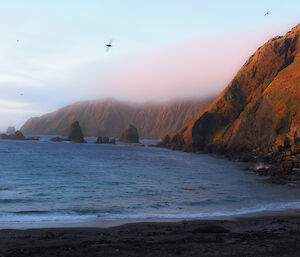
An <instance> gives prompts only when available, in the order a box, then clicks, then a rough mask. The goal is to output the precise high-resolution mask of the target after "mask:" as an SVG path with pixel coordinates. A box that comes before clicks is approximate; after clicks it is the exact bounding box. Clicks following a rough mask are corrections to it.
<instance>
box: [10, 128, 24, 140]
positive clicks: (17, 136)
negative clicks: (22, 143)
mask: <svg viewBox="0 0 300 257" xmlns="http://www.w3.org/2000/svg"><path fill="white" fill-rule="evenodd" d="M10 139H13V140H26V138H25V137H24V135H23V133H22V132H21V131H19V130H18V131H16V132H15V134H14V135H10Z"/></svg>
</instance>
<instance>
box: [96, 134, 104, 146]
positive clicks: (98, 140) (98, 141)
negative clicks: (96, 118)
mask: <svg viewBox="0 0 300 257" xmlns="http://www.w3.org/2000/svg"><path fill="white" fill-rule="evenodd" d="M102 143H103V140H102V137H101V136H98V137H97V140H96V142H95V144H102Z"/></svg>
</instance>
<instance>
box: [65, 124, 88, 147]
mask: <svg viewBox="0 0 300 257" xmlns="http://www.w3.org/2000/svg"><path fill="white" fill-rule="evenodd" d="M68 141H72V142H76V143H86V141H85V140H84V137H83V133H82V131H81V128H80V125H79V122H78V121H74V122H73V123H72V124H71V126H70V131H69V136H68Z"/></svg>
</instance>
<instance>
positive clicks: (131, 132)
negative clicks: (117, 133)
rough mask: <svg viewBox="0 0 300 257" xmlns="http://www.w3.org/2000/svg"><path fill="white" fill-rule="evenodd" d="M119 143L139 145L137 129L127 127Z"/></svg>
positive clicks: (131, 126)
mask: <svg viewBox="0 0 300 257" xmlns="http://www.w3.org/2000/svg"><path fill="white" fill-rule="evenodd" d="M119 141H120V142H125V143H138V142H139V134H138V130H137V128H136V127H135V126H133V125H131V124H129V125H127V126H126V128H125V130H124V132H123V134H122V136H121V137H120V138H119Z"/></svg>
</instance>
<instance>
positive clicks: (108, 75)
mask: <svg viewBox="0 0 300 257" xmlns="http://www.w3.org/2000/svg"><path fill="white" fill-rule="evenodd" d="M268 11H269V12H270V14H269V15H266V16H264V14H265V13H266V12H268ZM299 14H300V1H299V0H286V1H282V0H281V1H277V0H260V1H258V0H251V1H241V0H239V1H237V0H236V1H233V0H227V1H221V0H220V1H213V0H211V1H202V0H185V1H183V0H160V1H158V0H152V1H140V0H139V1H138V0H127V1H124V0H110V1H102V0H51V1H50V0H44V1H40V0H26V1H24V0H9V1H7V0H0V35H1V40H0V90H1V94H0V131H4V130H5V129H6V128H7V127H8V126H15V127H16V128H19V127H20V126H21V125H22V124H24V122H25V121H26V120H27V119H28V118H30V117H33V116H40V115H42V114H44V113H47V112H51V111H54V110H56V109H58V108H60V107H63V106H65V105H68V104H71V103H73V102H76V101H83V100H93V99H101V98H107V97H113V98H115V99H118V100H126V101H127V100H128V101H162V100H169V99H172V98H180V97H190V96H199V97H205V96H206V95H212V94H217V93H219V92H220V91H221V90H222V89H224V88H225V87H226V86H227V84H228V83H229V82H230V80H231V79H232V78H233V76H234V75H235V74H236V72H237V71H238V70H239V68H240V67H241V66H242V65H243V63H244V62H245V61H246V60H247V58H248V57H249V56H250V55H251V54H252V53H253V52H255V50H256V49H257V48H258V47H259V46H260V45H262V44H264V42H266V41H267V40H268V39H269V38H271V37H274V36H277V35H283V34H285V33H286V32H287V31H289V30H290V28H291V27H293V26H296V25H297V24H298V23H299V22H300V19H299ZM110 40H113V41H112V42H113V43H112V44H113V47H112V48H111V49H110V51H109V52H106V48H105V45H106V44H107V43H108V42H109V41H110Z"/></svg>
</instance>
